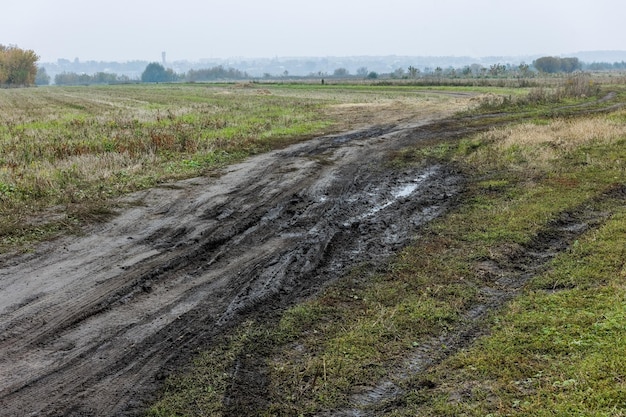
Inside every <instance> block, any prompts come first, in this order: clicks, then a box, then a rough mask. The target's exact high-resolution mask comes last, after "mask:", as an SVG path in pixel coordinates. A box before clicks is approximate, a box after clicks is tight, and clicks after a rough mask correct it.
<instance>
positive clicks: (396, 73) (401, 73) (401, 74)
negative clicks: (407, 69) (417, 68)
mask: <svg viewBox="0 0 626 417" xmlns="http://www.w3.org/2000/svg"><path fill="white" fill-rule="evenodd" d="M391 77H392V78H404V68H396V69H395V70H393V72H392V73H391Z"/></svg>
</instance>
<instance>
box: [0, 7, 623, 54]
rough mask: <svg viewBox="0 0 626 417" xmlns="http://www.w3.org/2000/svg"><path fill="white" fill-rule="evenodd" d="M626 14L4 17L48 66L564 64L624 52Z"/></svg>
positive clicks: (443, 11)
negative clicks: (528, 60) (451, 60)
mask: <svg viewBox="0 0 626 417" xmlns="http://www.w3.org/2000/svg"><path fill="white" fill-rule="evenodd" d="M625 10H626V4H625V3H622V2H617V1H615V0H597V1H595V2H593V3H592V4H590V3H589V2H587V1H583V0H551V1H543V0H527V1H524V2H502V1H498V0H474V1H471V2H470V1H466V0H420V1H410V0H389V1H386V2H384V3H381V2H379V1H373V0H360V1H342V2H337V1H332V0H318V1H316V2H302V3H300V2H298V3H294V2H292V1H287V0H267V1H263V2H259V1H252V0H235V1H228V2H226V1H220V2H216V1H209V2H197V1H192V0H180V1H178V2H174V3H173V2H170V1H165V0H153V1H147V0H139V1H133V2H128V1H122V0H110V1H108V2H106V3H103V4H102V5H101V6H98V7H93V6H86V5H85V3H84V2H79V1H76V0H57V1H55V2H50V1H48V0H31V1H29V2H8V3H7V4H4V5H3V12H2V15H3V17H5V18H4V19H3V23H2V25H1V26H0V44H5V45H6V44H11V45H17V46H19V47H21V48H25V49H32V50H34V51H35V52H36V53H37V54H38V55H39V56H40V57H41V61H42V62H54V61H56V60H57V59H59V58H66V59H71V60H74V59H75V58H79V59H80V60H81V61H87V60H96V61H131V60H147V61H161V58H162V57H161V53H162V52H163V51H166V52H167V58H168V60H172V61H177V60H190V61H199V60H202V59H211V58H228V57H302V56H318V57H323V56H363V55H368V56H387V55H404V56H449V55H452V56H472V57H484V56H512V55H563V54H571V53H574V52H577V51H586V50H618V49H624V44H623V42H622V41H623V33H622V31H621V27H622V22H621V20H622V17H623V15H624V11H625ZM8 17H11V18H8Z"/></svg>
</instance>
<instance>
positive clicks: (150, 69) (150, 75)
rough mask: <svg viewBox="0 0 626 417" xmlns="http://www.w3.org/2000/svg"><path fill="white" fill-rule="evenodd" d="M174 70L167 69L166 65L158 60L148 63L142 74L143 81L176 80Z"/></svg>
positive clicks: (162, 81)
mask: <svg viewBox="0 0 626 417" xmlns="http://www.w3.org/2000/svg"><path fill="white" fill-rule="evenodd" d="M175 79H176V76H175V74H174V72H173V71H172V70H171V69H170V70H166V69H165V67H164V66H163V65H161V64H159V63H158V62H152V63H150V64H148V66H147V67H146V69H145V70H144V72H143V73H142V74H141V81H142V82H144V83H164V82H169V81H175Z"/></svg>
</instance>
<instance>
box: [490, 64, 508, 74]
mask: <svg viewBox="0 0 626 417" xmlns="http://www.w3.org/2000/svg"><path fill="white" fill-rule="evenodd" d="M504 74H506V65H504V64H493V65H491V66H490V67H489V75H491V76H492V77H497V76H499V75H504Z"/></svg>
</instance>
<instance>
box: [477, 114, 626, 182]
mask: <svg viewBox="0 0 626 417" xmlns="http://www.w3.org/2000/svg"><path fill="white" fill-rule="evenodd" d="M625 115H626V112H623V111H622V112H620V113H616V114H615V117H613V118H607V117H588V118H581V119H560V120H554V121H552V122H551V123H550V124H535V123H522V124H519V125H515V126H507V127H500V128H495V129H492V130H490V131H488V132H485V133H482V134H480V135H479V136H478V140H480V141H485V142H489V143H492V144H493V145H494V147H493V148H489V149H483V150H479V151H478V152H476V153H475V154H474V155H472V160H473V161H475V162H478V161H482V163H483V164H485V165H493V164H494V163H510V162H512V161H514V160H518V161H525V162H527V165H526V168H529V167H530V168H537V169H541V170H543V171H546V170H547V171H549V169H548V167H549V166H551V165H553V162H554V161H555V160H557V159H559V158H562V157H563V155H564V154H566V153H570V152H573V151H574V150H576V149H580V148H581V147H585V146H591V145H594V144H605V145H609V144H613V143H615V142H616V141H618V140H620V139H622V138H623V137H624V136H626V124H624V123H623V122H621V121H620V120H619V119H620V118H621V117H624V116H625ZM494 149H495V150H497V152H498V153H499V154H500V155H504V156H505V158H504V159H499V160H492V161H491V162H489V160H490V159H492V154H493V152H494Z"/></svg>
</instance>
